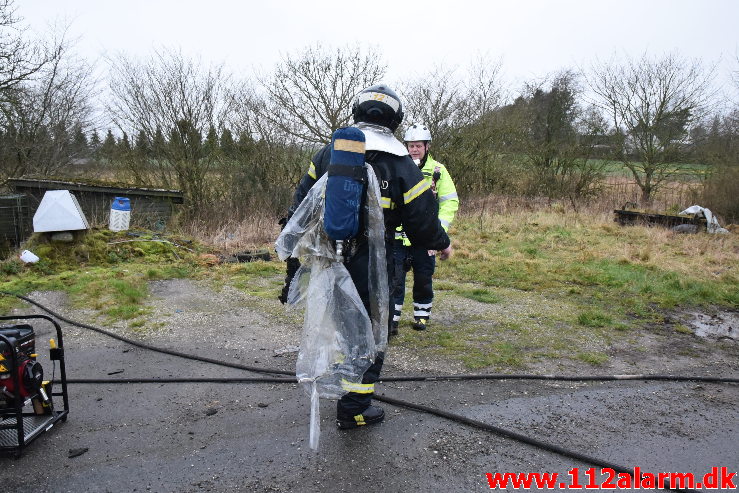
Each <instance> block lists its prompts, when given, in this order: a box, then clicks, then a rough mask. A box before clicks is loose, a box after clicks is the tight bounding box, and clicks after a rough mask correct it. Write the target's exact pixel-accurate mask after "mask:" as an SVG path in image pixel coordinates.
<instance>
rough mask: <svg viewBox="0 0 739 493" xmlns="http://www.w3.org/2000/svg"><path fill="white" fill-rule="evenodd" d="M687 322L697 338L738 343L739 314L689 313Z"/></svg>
mask: <svg viewBox="0 0 739 493" xmlns="http://www.w3.org/2000/svg"><path fill="white" fill-rule="evenodd" d="M687 315H688V316H689V317H691V318H690V319H689V320H688V323H689V324H690V326H691V327H692V328H693V329H694V330H695V335H697V336H698V337H704V338H710V339H724V340H725V339H730V340H733V341H739V314H738V313H733V312H718V313H717V314H712V315H708V314H706V313H697V312H691V313H688V314H687Z"/></svg>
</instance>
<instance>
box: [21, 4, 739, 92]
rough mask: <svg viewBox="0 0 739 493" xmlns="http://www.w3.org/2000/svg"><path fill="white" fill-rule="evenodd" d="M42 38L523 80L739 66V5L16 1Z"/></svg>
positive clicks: (92, 54)
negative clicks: (661, 59) (477, 72)
mask: <svg viewBox="0 0 739 493" xmlns="http://www.w3.org/2000/svg"><path fill="white" fill-rule="evenodd" d="M16 6H17V7H18V14H19V15H20V16H22V17H24V19H25V21H26V23H28V24H29V25H30V26H31V28H32V29H33V30H35V31H39V32H42V31H43V30H44V29H45V28H47V26H48V25H49V24H51V23H54V22H62V23H65V24H69V25H70V26H71V27H70V33H71V36H72V37H75V38H78V42H77V45H76V47H77V51H78V52H79V53H80V54H82V55H83V56H85V57H86V58H89V59H96V58H99V57H101V56H103V55H105V54H115V53H118V52H124V53H127V54H129V55H135V56H146V55H147V54H148V53H150V52H151V50H152V49H153V48H161V47H168V48H171V47H178V48H181V49H182V51H183V52H184V53H186V54H189V55H193V56H200V57H202V58H203V59H204V60H212V61H215V62H224V63H225V64H226V66H227V67H228V68H229V69H230V70H232V71H233V72H235V73H236V74H237V75H238V74H239V73H241V74H244V75H246V74H249V73H251V71H252V69H253V68H255V67H256V68H261V69H263V70H270V69H271V67H273V66H274V64H275V62H277V61H278V60H279V59H280V56H281V55H282V54H284V53H294V52H297V51H298V50H301V49H302V48H305V47H306V46H308V45H313V44H315V43H317V42H320V43H322V44H324V45H326V46H337V45H344V44H351V43H355V42H360V43H365V44H367V45H372V46H375V47H376V48H378V49H379V51H380V52H381V53H382V54H383V55H384V57H385V60H386V61H387V62H388V76H387V82H388V83H393V82H394V81H396V80H399V79H403V78H407V77H412V76H416V75H420V74H423V73H425V72H428V71H429V70H432V69H433V68H434V67H436V66H443V67H454V66H456V67H462V68H464V67H467V66H468V65H469V63H470V62H471V60H473V59H474V58H475V57H476V56H478V55H479V54H487V55H488V56H490V57H491V58H492V59H498V58H501V59H502V66H503V73H504V74H505V76H506V78H507V79H508V80H509V81H510V82H511V83H513V84H514V85H515V84H516V83H519V82H521V81H523V80H527V79H530V78H532V77H541V76H543V75H545V74H547V73H550V72H553V71H556V70H559V69H562V68H567V67H572V68H576V67H578V66H588V65H589V64H590V63H591V62H592V61H593V60H595V59H596V58H599V59H601V60H605V59H608V58H610V57H611V56H612V55H613V54H614V53H618V54H627V55H631V56H638V55H640V54H642V53H644V52H648V53H650V54H653V55H662V54H664V53H666V52H670V51H677V52H679V53H680V54H682V55H684V56H687V57H700V58H701V59H703V60H704V61H705V62H706V63H707V64H708V65H710V64H713V63H718V67H717V75H718V76H719V78H720V79H722V80H724V81H726V80H729V77H730V75H729V74H730V72H731V71H732V70H737V69H739V63H738V62H737V56H738V55H739V35H738V34H737V33H739V0H551V1H546V0H507V1H496V0H487V1H465V0H447V1H437V0H423V1H416V0H394V1H385V0H374V1H365V2H361V1H354V2H352V1H346V0H344V1H333V0H326V1H321V0H313V1H309V0H280V1H274V2H273V1H269V0H267V1H253V2H252V1H247V0H241V1H236V0H232V1H227V0H206V1H202V0H201V1H194V0H16Z"/></svg>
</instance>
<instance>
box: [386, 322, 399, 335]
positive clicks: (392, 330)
mask: <svg viewBox="0 0 739 493" xmlns="http://www.w3.org/2000/svg"><path fill="white" fill-rule="evenodd" d="M396 335H398V321H397V320H393V321H392V322H390V329H389V330H388V333H387V336H388V337H387V338H388V339H390V338H391V337H395V336H396Z"/></svg>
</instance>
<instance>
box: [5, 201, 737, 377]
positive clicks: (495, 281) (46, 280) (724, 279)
mask: <svg viewBox="0 0 739 493" xmlns="http://www.w3.org/2000/svg"><path fill="white" fill-rule="evenodd" d="M686 206H687V205H686ZM681 207H682V205H681ZM259 217H260V219H257V220H254V221H244V222H241V223H239V224H235V225H234V228H233V229H229V228H224V229H222V230H220V231H218V232H216V233H215V234H213V233H208V232H201V233H202V234H201V235H200V239H199V240H193V239H192V238H191V237H186V236H176V235H170V234H166V233H165V234H162V235H160V236H156V237H154V236H152V235H143V236H141V237H139V239H140V241H133V242H121V241H125V240H130V239H131V238H129V237H127V236H126V234H125V232H124V233H117V234H113V233H110V232H106V231H93V232H90V233H88V234H87V235H85V236H84V237H83V238H82V239H81V240H80V241H78V242H76V243H75V244H50V243H43V242H41V243H36V244H34V243H33V241H32V242H31V243H30V244H29V245H28V247H29V248H30V249H31V250H33V251H35V252H36V253H37V254H39V256H40V257H42V261H41V262H39V263H38V264H32V265H31V264H29V265H24V264H21V263H20V261H18V260H16V259H14V258H11V259H9V260H6V261H4V262H2V263H0V274H2V275H1V276H0V290H3V291H12V292H16V293H18V294H27V293H29V292H32V291H43V290H61V291H65V292H67V293H68V294H69V296H70V300H71V301H72V303H73V304H74V305H75V306H87V307H91V308H92V309H93V310H95V311H96V312H97V313H99V315H98V318H99V320H98V323H101V324H107V323H115V322H121V321H123V323H124V324H125V325H126V327H128V329H129V330H131V331H134V332H136V333H140V334H146V333H147V332H148V331H151V330H158V327H159V325H158V322H157V319H156V314H155V313H151V312H150V311H149V310H148V309H147V308H146V300H147V298H148V287H147V285H148V282H149V281H152V280H160V279H171V278H191V279H195V280H198V281H200V282H206V283H210V284H212V286H213V288H214V289H221V288H222V286H224V285H229V286H233V287H235V288H237V289H238V290H240V291H242V292H243V293H244V294H245V295H246V296H247V299H248V300H251V301H248V303H251V304H253V305H254V306H255V307H257V308H259V309H260V310H261V311H263V312H264V313H265V314H266V315H267V316H270V317H274V318H273V320H274V321H275V323H287V324H295V326H296V330H299V326H300V323H299V322H296V319H295V317H294V314H287V313H285V311H284V309H283V307H282V306H281V305H280V304H279V302H278V301H277V299H276V298H277V295H278V293H279V290H280V288H281V287H282V280H283V278H284V264H283V263H282V262H280V261H278V260H272V261H269V262H250V263H245V264H238V263H237V264H225V263H223V264H218V263H217V262H216V258H217V257H216V255H218V254H221V255H223V254H225V253H226V252H234V251H243V250H245V249H263V250H267V251H272V244H273V241H274V238H275V236H276V235H277V234H278V232H279V226H278V225H277V224H276V223H274V222H273V218H270V217H268V216H266V215H261V216H259ZM451 237H452V239H453V245H454V250H455V252H454V256H453V257H452V259H451V260H449V261H447V262H441V263H439V267H438V270H437V275H436V279H437V281H436V293H437V297H436V300H435V308H434V319H433V321H432V323H433V328H432V330H429V331H427V332H425V333H415V332H414V331H411V330H409V324H410V316H409V314H408V306H409V305H408V306H406V314H405V318H404V320H403V323H402V325H401V336H400V337H399V338H398V339H397V340H396V341H395V342H394V343H393V344H394V345H396V346H397V347H398V348H406V349H408V350H411V349H412V350H413V351H414V352H415V354H417V355H419V357H429V358H445V359H448V360H449V361H456V362H459V363H460V364H462V365H464V366H465V367H467V368H470V369H478V368H487V367H490V368H499V369H505V368H516V367H525V366H528V365H531V364H534V363H536V362H537V361H542V360H544V361H548V360H558V361H560V360H563V359H564V360H567V359H574V360H577V361H581V362H586V363H588V364H594V365H598V364H602V363H604V362H606V361H608V358H609V354H610V353H611V351H612V348H613V347H614V345H615V344H622V343H624V341H631V342H632V343H633V344H637V341H638V340H639V337H640V336H641V335H643V334H645V333H648V332H649V331H652V330H654V328H655V327H663V326H664V321H665V320H666V318H667V317H669V314H670V313H673V312H675V311H690V310H698V311H706V312H710V311H712V310H716V309H719V310H729V311H731V310H736V309H737V307H739V291H738V290H737V289H736V286H737V285H739V272H738V271H737V269H738V266H739V238H738V237H737V236H736V234H729V235H709V234H707V233H700V234H696V235H681V234H677V233H673V232H671V231H669V230H667V229H663V228H660V227H653V228H648V227H641V226H635V227H621V226H618V225H617V224H616V223H614V222H613V216H612V212H611V210H610V207H609V205H608V204H603V203H600V202H599V203H591V204H582V205H581V207H578V208H577V210H574V209H573V207H572V205H571V204H569V203H568V202H566V201H561V202H557V201H527V200H523V199H520V198H505V197H490V198H488V199H485V200H479V201H470V202H467V203H465V204H463V212H462V213H461V214H460V216H459V217H458V219H457V221H456V222H455V224H454V225H453V226H452V229H451ZM148 240H156V241H148ZM159 240H165V242H164V243H163V242H160V241H159ZM203 240H206V241H203ZM34 241H37V240H34ZM408 286H410V283H409V284H408ZM408 301H410V300H408ZM11 306H17V302H16V301H14V300H12V299H11V298H8V297H3V298H0V312H6V311H7V310H8V309H9V308H10V307H11ZM671 327H672V329H670V330H673V331H674V333H673V335H674V337H690V334H689V333H690V329H689V328H686V327H685V326H683V325H680V324H677V325H675V324H672V326H671Z"/></svg>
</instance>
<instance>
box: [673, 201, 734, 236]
mask: <svg viewBox="0 0 739 493" xmlns="http://www.w3.org/2000/svg"><path fill="white" fill-rule="evenodd" d="M680 214H696V215H698V216H701V215H702V216H703V217H705V218H706V231H708V232H709V233H724V234H725V233H728V232H729V230H728V229H724V228H722V227H721V226H720V225H719V223H718V220H717V219H716V216H714V215H713V213H712V212H711V210H710V209H706V208H705V207H701V206H699V205H691V206H690V207H688V208H687V209H685V210H684V211H682V212H681V213H680Z"/></svg>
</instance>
